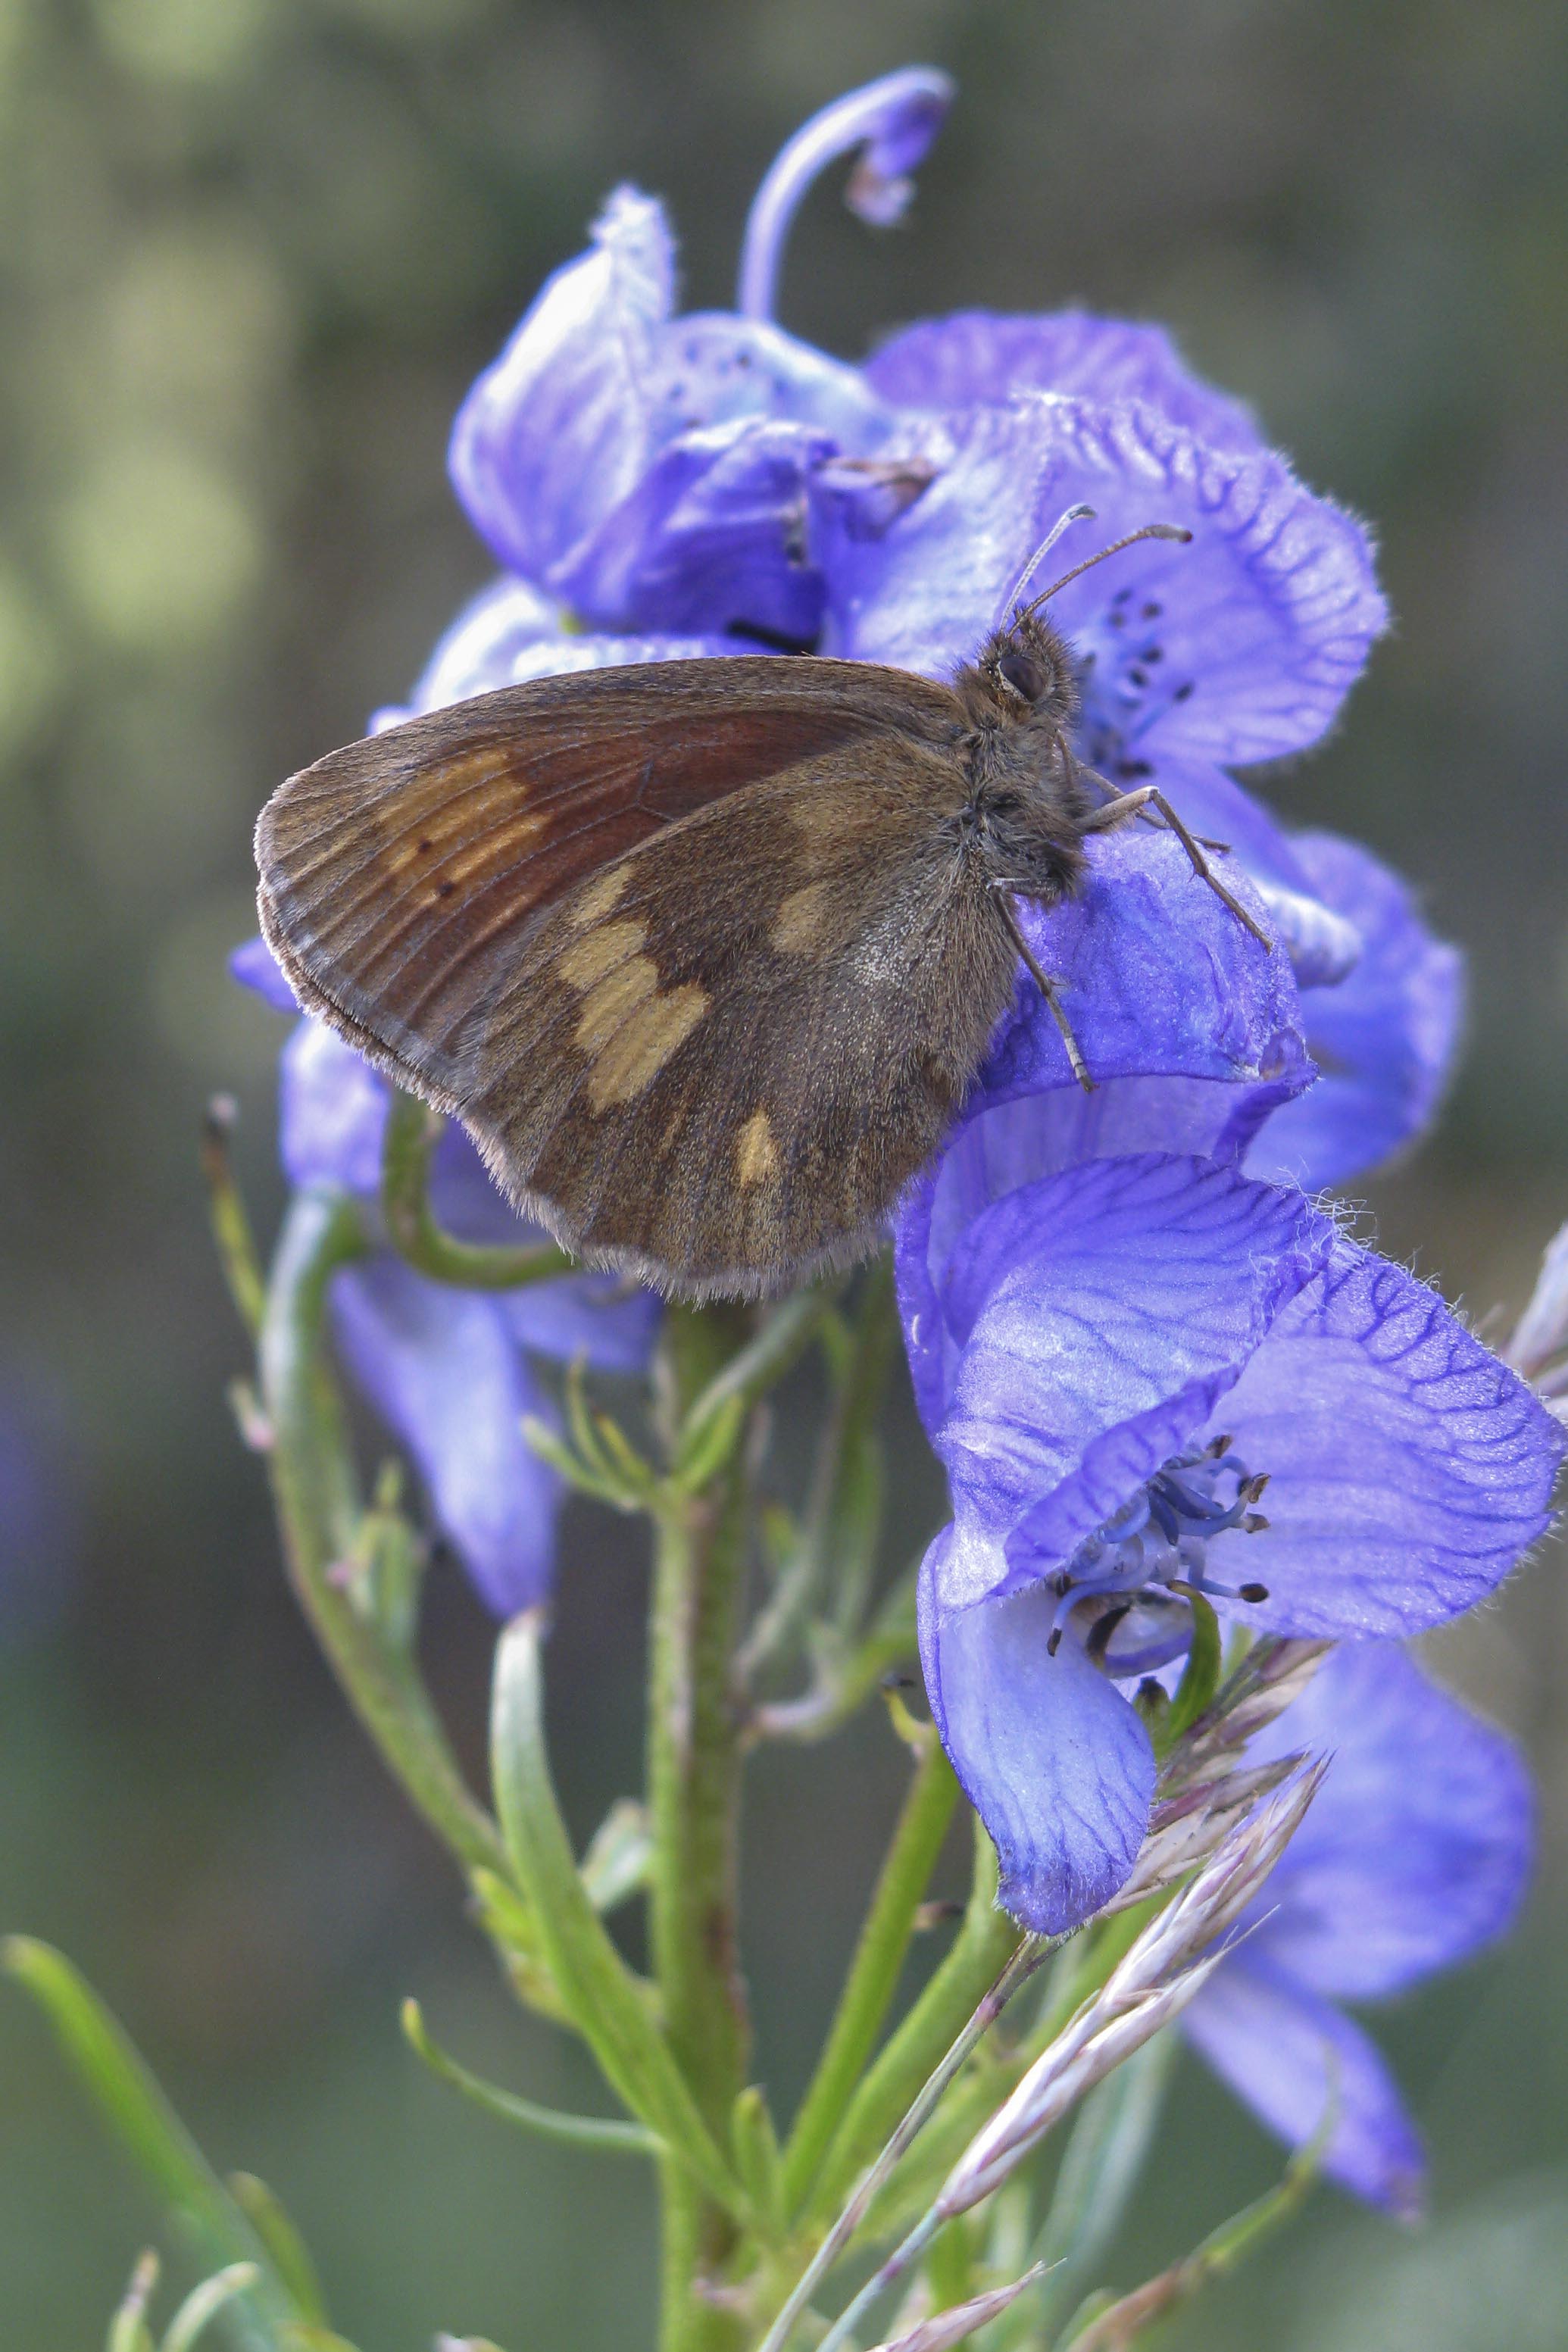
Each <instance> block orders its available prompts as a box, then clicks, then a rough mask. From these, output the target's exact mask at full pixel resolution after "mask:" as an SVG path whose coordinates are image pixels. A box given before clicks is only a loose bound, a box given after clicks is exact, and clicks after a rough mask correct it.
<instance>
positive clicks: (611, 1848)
mask: <svg viewBox="0 0 1568 2352" xmlns="http://www.w3.org/2000/svg"><path fill="white" fill-rule="evenodd" d="M652 1852H653V1835H652V1832H651V1831H650V1830H649V1828H648V1819H647V1806H646V1805H642V1804H639V1803H638V1802H637V1799H636V1798H635V1797H617V1798H616V1801H615V1803H614V1804H613V1805H612V1806H611V1807H610V1810H609V1811H608V1812H607V1813H606V1814H605V1818H604V1820H603V1821H602V1822H600V1823H599V1826H598V1828H597V1829H596V1830H595V1832H594V1834H593V1836H592V1838H591V1839H590V1840H589V1842H588V1851H587V1853H585V1854H584V1856H583V1884H584V1886H585V1887H586V1888H587V1890H588V1900H589V1902H590V1903H591V1904H592V1905H593V1906H594V1908H595V1911H597V1912H599V1913H601V1914H602V1915H605V1914H608V1913H609V1912H611V1911H614V1910H616V1909H617V1908H618V1907H619V1906H620V1905H621V1904H623V1903H626V1902H628V1901H629V1900H630V1898H631V1897H632V1896H633V1895H636V1894H637V1893H638V1892H639V1891H640V1890H641V1889H642V1888H643V1887H645V1886H646V1885H647V1874H648V1861H649V1857H650V1856H651V1854H652Z"/></svg>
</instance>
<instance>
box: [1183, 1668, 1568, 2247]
mask: <svg viewBox="0 0 1568 2352" xmlns="http://www.w3.org/2000/svg"><path fill="white" fill-rule="evenodd" d="M1301 1749H1307V1750H1310V1751H1312V1752H1314V1753H1318V1754H1328V1755H1331V1757H1332V1759H1333V1761H1332V1763H1331V1766H1330V1769H1329V1773H1328V1777H1327V1779H1326V1780H1325V1781H1324V1783H1323V1786H1322V1788H1321V1790H1320V1792H1319V1795H1318V1797H1317V1799H1316V1801H1315V1802H1314V1803H1313V1806H1312V1809H1311V1811H1310V1812H1309V1814H1308V1816H1307V1819H1306V1821H1305V1822H1304V1823H1303V1824H1302V1826H1301V1828H1300V1830H1299V1831H1298V1832H1297V1833H1296V1836H1295V1838H1294V1839H1293V1840H1292V1842H1291V1843H1290V1845H1289V1848H1288V1849H1287V1852H1286V1853H1285V1856H1284V1859H1283V1860H1282V1861H1281V1862H1280V1863H1279V1865H1278V1867H1277V1868H1276V1869H1275V1871H1274V1873H1273V1875H1272V1876H1271V1877H1270V1879H1269V1882H1268V1887H1267V1889H1266V1890H1265V1892H1264V1894H1263V1895H1262V1896H1261V1898H1260V1899H1259V1901H1258V1904H1257V1905H1256V1906H1254V1910H1253V1911H1252V1912H1251V1913H1250V1914H1247V1915H1245V1916H1244V1917H1243V1918H1242V1920H1241V1922H1240V1923H1239V1927H1238V1930H1237V1934H1238V1941H1237V1948H1236V1949H1235V1951H1234V1952H1233V1953H1232V1954H1231V1956H1230V1958H1228V1959H1226V1962H1225V1964H1224V1966H1223V1967H1222V1968H1221V1969H1219V1970H1218V1972H1217V1973H1216V1974H1215V1976H1214V1977H1213V1978H1211V1979H1210V1981H1209V1982H1208V1983H1207V1984H1206V1985H1205V1987H1204V1989H1203V1990H1202V1991H1201V1992H1200V1993H1199V1994H1198V1996H1197V1998H1196V2000H1194V2002H1193V2003H1192V2005H1191V2007H1190V2008H1189V2009H1188V2010H1187V2011H1186V2013H1185V2018H1184V2024H1185V2028H1186V2031H1187V2032H1188V2033H1189V2035H1190V2036H1191V2038H1192V2040H1193V2041H1194V2043H1195V2044H1196V2046H1197V2047H1198V2049H1199V2050H1201V2051H1202V2052H1203V2054H1204V2056H1205V2058H1206V2059H1207V2060H1208V2062H1209V2063H1210V2064H1211V2065H1212V2066H1213V2067H1214V2068H1215V2071H1216V2072H1217V2073H1218V2074H1222V2075H1223V2076H1224V2077H1225V2080H1226V2082H1227V2083H1229V2084H1231V2086H1232V2088H1233V2089H1234V2090H1235V2091H1236V2092H1237V2094H1238V2095H1239V2096H1240V2097H1242V2098H1243V2099H1245V2100H1246V2101H1247V2104H1248V2105H1249V2106H1251V2107H1253V2108H1255V2109H1256V2111H1257V2113H1258V2115H1259V2116H1261V2117H1262V2119H1263V2121H1264V2122H1265V2123H1266V2124H1267V2125H1268V2126H1269V2127H1270V2128H1271V2129H1272V2130H1274V2131H1276V2132H1278V2133H1279V2134H1280V2135H1281V2137H1284V2138H1285V2139H1287V2140H1288V2141H1289V2142H1290V2143H1291V2144H1292V2145H1294V2146H1296V2147H1300V2146H1301V2145H1302V2144H1303V2143H1304V2142H1305V2141H1307V2140H1309V2139H1310V2137H1312V2135H1313V2133H1314V2132H1315V2131H1316V2130H1317V2129H1318V2127H1319V2126H1320V2125H1321V2121H1322V2118H1323V2116H1324V2114H1325V2112H1327V2111H1328V2109H1329V2107H1330V2105H1332V2109H1333V2117H1334V2120H1333V2128H1332V2132H1331V2138H1330V2142H1329V2147H1328V2150H1327V2154H1326V2158H1325V2169H1326V2170H1327V2171H1328V2172H1329V2173H1330V2174H1331V2177H1332V2178H1333V2179H1336V2180H1338V2181H1340V2182H1342V2185H1343V2186H1344V2187H1345V2188H1347V2189H1351V2190H1352V2191H1353V2192H1354V2193H1355V2194H1356V2195H1357V2196H1359V2197H1364V2198H1367V2199H1369V2200H1371V2201H1372V2202H1373V2203H1374V2204H1378V2205H1383V2206H1386V2207H1387V2208H1389V2209H1390V2210H1392V2211H1394V2212H1396V2213H1399V2214H1403V2215H1407V2216H1408V2215H1414V2214H1415V2213H1416V2212H1418V2211H1419V2210H1420V2202H1421V2188H1422V2175H1423V2170H1424V2167H1423V2161H1422V2155H1421V2147H1420V2142H1419V2140H1418V2138H1417V2137H1416V2134H1415V2128H1414V2126H1412V2124H1411V2122H1410V2118H1409V2116H1407V2114H1406V2113H1405V2106H1404V2103H1403V2101H1402V2100H1401V2098H1400V2095H1399V2092H1398V2089H1397V2086H1396V2085H1395V2084H1394V2081H1393V2079H1392V2077H1391V2076H1390V2074H1389V2073H1388V2070H1387V2068H1386V2066H1385V2065H1384V2062H1383V2059H1382V2058H1381V2056H1380V2055H1379V2053H1378V2051H1377V2049H1376V2047H1375V2045H1374V2044H1373V2042H1372V2041H1371V2040H1370V2038H1369V2037H1368V2036H1367V2035H1366V2034H1365V2033H1364V2032H1363V2030H1362V2029H1361V2027H1360V2026H1359V2025H1356V2024H1353V2023H1352V2021H1351V2020H1350V2019H1349V2018H1347V2017H1346V2016H1345V2015H1344V2014H1343V2012H1342V2010H1341V2009H1340V2008H1339V2007H1338V2006H1337V2003H1338V2002H1339V2001H1340V2000H1373V1999H1377V1998H1380V1997H1383V1996H1385V1995H1388V1994H1391V1993H1396V1992H1400V1991H1403V1990H1405V1987H1406V1986H1407V1985H1411V1984H1415V1983H1416V1982H1418V1981H1419V1979H1421V1978H1423V1977H1426V1976H1429V1975H1431V1974H1432V1973H1433V1972H1434V1971H1435V1970H1436V1969H1444V1968H1451V1967H1453V1966H1454V1965H1455V1964H1456V1963H1457V1962H1458V1961H1460V1960H1463V1959H1468V1958H1469V1956H1470V1955H1471V1954H1472V1953H1473V1952H1476V1951H1479V1949H1480V1948H1481V1947H1482V1946H1483V1945H1486V1944H1488V1943H1490V1942H1491V1941H1492V1940H1493V1939H1494V1938H1495V1937H1498V1936H1500V1935H1501V1934H1502V1933H1503V1931H1504V1929H1505V1928H1506V1927H1508V1926H1509V1924H1510V1921H1511V1920H1512V1918H1513V1916H1514V1913H1515V1911H1516V1910H1517V1908H1518V1906H1519V1903H1520V1901H1521V1896H1522V1895H1523V1892H1524V1887H1525V1883H1526V1879H1527V1877H1528V1874H1529V1868H1530V1858H1531V1814H1532V1805H1531V1789H1530V1780H1529V1776H1528V1774H1527V1773H1526V1771H1525V1769H1524V1765H1523V1763H1522V1761H1521V1759H1520V1757H1519V1756H1518V1754H1517V1753H1516V1752H1515V1749H1514V1748H1513V1746H1512V1744H1511V1743H1510V1741H1509V1740H1508V1739H1506V1738H1504V1737H1503V1736H1502V1734H1501V1733H1500V1732H1498V1731H1494V1730H1492V1729H1491V1728H1490V1727H1489V1726H1487V1725H1486V1724H1483V1723H1481V1722H1479V1721H1478V1719H1477V1718H1476V1717H1475V1716H1473V1715H1472V1714H1471V1713H1470V1711H1469V1709H1468V1707H1464V1706H1460V1705H1459V1703H1458V1700H1456V1699H1454V1698H1451V1697H1449V1696H1447V1693H1446V1692H1443V1691H1440V1690H1438V1689H1437V1688H1436V1686H1435V1685H1433V1684H1432V1683H1430V1682H1429V1681H1428V1680H1427V1678H1426V1675H1424V1674H1423V1673H1422V1672H1421V1670H1420V1668H1419V1667H1418V1666H1416V1665H1415V1664H1414V1663H1413V1662H1412V1661H1411V1659H1409V1658H1408V1657H1407V1656H1406V1655H1405V1653H1404V1652H1403V1651H1402V1650H1401V1649H1400V1648H1398V1647H1397V1645H1395V1644H1392V1643H1382V1642H1357V1643H1351V1644H1350V1645H1348V1646H1347V1647H1345V1648H1343V1649H1341V1650H1337V1651H1336V1652H1335V1653H1334V1654H1333V1655H1332V1656H1331V1657H1330V1658H1329V1659H1328V1660H1327V1662H1326V1663H1325V1664H1324V1665H1323V1666H1322V1667H1321V1669H1320V1670H1319V1673H1318V1675H1317V1677H1316V1679H1315V1680H1314V1681H1313V1682H1312V1683H1311V1684H1310V1685H1309V1687H1308V1689H1307V1691H1306V1692H1305V1694H1304V1695H1303V1696H1301V1697H1300V1699H1298V1700H1297V1701H1296V1703H1295V1705H1294V1706H1291V1707H1289V1708H1288V1709H1287V1710H1286V1712H1285V1714H1284V1715H1283V1716H1281V1717H1279V1718H1278V1719H1277V1720H1276V1721H1275V1722H1274V1723H1273V1724H1271V1725H1270V1726H1269V1727H1268V1730H1267V1732H1265V1733H1262V1734H1260V1735H1259V1737H1258V1738H1257V1739H1256V1740H1254V1741H1253V1742H1252V1744H1251V1746H1250V1748H1248V1751H1247V1752H1248V1760H1249V1761H1258V1760H1263V1759H1269V1758H1274V1757H1284V1756H1288V1755H1290V1754H1292V1753H1294V1752H1296V1751H1297V1750H1301Z"/></svg>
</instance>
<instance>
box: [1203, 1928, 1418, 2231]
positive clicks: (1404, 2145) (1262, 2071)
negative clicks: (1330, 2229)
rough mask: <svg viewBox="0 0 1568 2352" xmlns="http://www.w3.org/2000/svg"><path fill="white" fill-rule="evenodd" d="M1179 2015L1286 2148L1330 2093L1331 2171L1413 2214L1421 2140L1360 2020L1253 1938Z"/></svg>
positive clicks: (1305, 2130)
mask: <svg viewBox="0 0 1568 2352" xmlns="http://www.w3.org/2000/svg"><path fill="white" fill-rule="evenodd" d="M1182 2023H1183V2027H1184V2031H1185V2032H1186V2033H1187V2035H1188V2037H1189V2038H1190V2040H1191V2041H1192V2042H1194V2044H1195V2045H1196V2047H1197V2048H1198V2049H1199V2050H1201V2051H1202V2053H1203V2054H1204V2056H1205V2058H1206V2059H1207V2060H1208V2063H1209V2064H1210V2065H1211V2066H1212V2067H1213V2068H1214V2070H1215V2074H1218V2075H1220V2076H1221V2077H1222V2078H1223V2079H1224V2080H1225V2081H1226V2083H1228V2084H1230V2087H1231V2089H1232V2090H1233V2091H1234V2092H1235V2093H1236V2095H1237V2098H1239V2099H1242V2100H1244V2101H1245V2102H1246V2104H1247V2105H1248V2106H1249V2107H1250V2108H1251V2109H1252V2110H1253V2113H1254V2114H1255V2115H1257V2116H1259V2117H1260V2118H1261V2119H1262V2121H1263V2122H1264V2123H1265V2124H1267V2125H1268V2128H1269V2130H1270V2131H1272V2132H1276V2133H1278V2134H1279V2137H1280V2138H1281V2139H1283V2140H1285V2141H1287V2142H1288V2143H1289V2146H1290V2147H1305V2145H1306V2143H1307V2142H1308V2141H1309V2140H1310V2138H1311V2137H1312V2135H1313V2133H1314V2132H1315V2131H1316V2130H1317V2129H1318V2128H1319V2126H1320V2125H1321V2122H1322V2120H1323V2116H1324V2115H1325V2114H1326V2113H1327V2111H1328V2109H1329V2105H1330V2102H1331V2101H1332V2103H1333V2108H1334V2124H1333V2131H1332V2136H1331V2138H1330V2141H1329V2147H1328V2152H1327V2154H1326V2156H1325V2158H1324V2160H1323V2169H1324V2171H1325V2172H1326V2173H1328V2175H1329V2177H1330V2179H1333V2180H1337V2181H1338V2182H1339V2183H1340V2185H1341V2187H1342V2188H1344V2189H1349V2190H1350V2191H1351V2192H1352V2195H1353V2196H1356V2197H1363V2198H1365V2199H1366V2200H1367V2202H1368V2203H1369V2204H1373V2205H1381V2206H1383V2207H1384V2208H1385V2210H1387V2211H1389V2212H1391V2213H1396V2214H1398V2215H1400V2216H1401V2217H1402V2218H1403V2219H1405V2220H1407V2221H1408V2220H1414V2219H1415V2217H1416V2216H1417V2215H1419V2213H1420V2211H1421V2205H1422V2188H1423V2183H1424V2180H1425V2177H1426V2161H1425V2158H1423V2155H1422V2152H1421V2143H1420V2140H1419V2139H1418V2138H1417V2137H1416V2135H1415V2126H1414V2125H1413V2124H1412V2123H1411V2121H1410V2117H1409V2116H1408V2115H1407V2114H1406V2113H1405V2102H1404V2100H1403V2099H1402V2098H1401V2097H1400V2095H1399V2090H1398V2086H1397V2084H1395V2083H1394V2078H1393V2076H1392V2075H1391V2074H1390V2073H1389V2071H1388V2068H1387V2067H1386V2066H1385V2064H1384V2061H1383V2058H1382V2056H1381V2054H1380V2053H1379V2052H1378V2051H1377V2049H1376V2047H1375V2046H1374V2044H1373V2042H1372V2041H1371V2040H1370V2039H1369V2038H1368V2036H1367V2035H1366V2034H1365V2033H1363V2032H1362V2030H1361V2028H1360V2026H1359V2025H1352V2022H1351V2021H1350V2019H1349V2018H1348V2017H1344V2016H1342V2015H1341V2013H1340V2011H1338V2010H1337V2009H1335V2008H1333V2007H1332V2006H1331V2003H1330V2002H1328V2001H1326V2000H1320V1999H1319V1998H1318V1996H1317V1995H1316V1994H1315V1993H1312V1992H1310V1991H1309V1990H1307V1988H1306V1987H1305V1986H1304V1985H1300V1984H1298V1983H1296V1982H1295V1981H1294V1979H1292V1978H1291V1977H1290V1976H1289V1974H1288V1973H1287V1972H1286V1971H1284V1970H1282V1969H1275V1968H1271V1967H1270V1966H1269V1965H1268V1962H1267V1961H1265V1960H1263V1959H1260V1958H1258V1957H1256V1956H1255V1955H1254V1953H1253V1952H1252V1950H1251V1948H1249V1947H1248V1948H1243V1949H1242V1950H1240V1951H1238V1952H1237V1953H1235V1954H1234V1955H1233V1956H1232V1957H1231V1958H1229V1959H1228V1960H1226V1963H1225V1966H1224V1967H1223V1968H1222V1969H1217V1970H1216V1971H1215V1974H1214V1975H1213V1976H1212V1977H1211V1978H1210V1979H1209V1980H1208V1982H1207V1984H1205V1986H1204V1987H1203V1988H1202V1990H1201V1991H1199V1993H1198V1994H1197V1996H1196V1998H1195V1999H1194V2000H1192V2001H1190V2002H1189V2003H1188V2005H1187V2008H1186V2011H1185V2012H1184V2016H1183V2019H1182Z"/></svg>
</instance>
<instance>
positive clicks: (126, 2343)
mask: <svg viewBox="0 0 1568 2352" xmlns="http://www.w3.org/2000/svg"><path fill="white" fill-rule="evenodd" d="M157 2284H158V2257H157V2255H156V2254H155V2253H154V2252H153V2250H152V2248H151V2247H149V2248H148V2250H147V2252H145V2253H144V2254H142V2255H140V2256H139V2257H138V2259H137V2263H136V2267H135V2269H134V2270H133V2271H132V2273H131V2284H130V2285H129V2286H128V2287H127V2288H126V2290H125V2299H124V2301H123V2302H122V2303H121V2305H120V2308H119V2309H118V2311H116V2313H115V2315H114V2316H113V2318H112V2319H111V2320H110V2323H109V2341H108V2344H107V2346H106V2347H105V2352H155V2347H154V2346H153V2337H152V2334H151V2331H150V2330H149V2328H148V2326H147V2305H149V2303H150V2302H151V2301H152V2299H153V2288H154V2287H155V2286H156V2285H157Z"/></svg>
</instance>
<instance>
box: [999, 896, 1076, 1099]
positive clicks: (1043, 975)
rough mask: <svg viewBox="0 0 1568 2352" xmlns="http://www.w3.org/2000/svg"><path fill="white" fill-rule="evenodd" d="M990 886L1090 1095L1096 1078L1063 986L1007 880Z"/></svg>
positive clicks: (1070, 1058)
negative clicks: (1039, 952) (1033, 940)
mask: <svg viewBox="0 0 1568 2352" xmlns="http://www.w3.org/2000/svg"><path fill="white" fill-rule="evenodd" d="M991 887H992V889H993V890H994V892H995V894H996V911H997V913H998V914H999V915H1000V916H1001V918H1002V920H1003V922H1004V923H1005V925H1006V927H1007V930H1008V932H1009V933H1010V935H1011V937H1012V941H1013V945H1014V946H1015V947H1016V949H1017V950H1018V953H1019V954H1020V955H1021V956H1022V958H1023V960H1024V963H1025V965H1026V969H1027V971H1028V974H1029V977H1030V979H1031V980H1032V981H1033V982H1034V983H1035V986H1036V987H1037V989H1038V990H1039V992H1040V994H1041V995H1042V996H1043V997H1044V998H1045V1000H1046V1003H1047V1004H1048V1005H1049V1006H1050V1009H1051V1018H1052V1020H1053V1021H1054V1022H1055V1023H1056V1024H1057V1027H1058V1029H1059V1030H1060V1031H1061V1033H1062V1044H1063V1045H1065V1046H1066V1047H1067V1050H1068V1062H1069V1063H1070V1064H1071V1065H1072V1074H1073V1076H1074V1077H1075V1078H1076V1079H1077V1080H1078V1082H1079V1086H1080V1087H1082V1088H1083V1090H1084V1092H1085V1094H1086V1095H1091V1094H1092V1093H1093V1092H1094V1080H1093V1079H1092V1078H1091V1077H1090V1076H1089V1065H1088V1063H1087V1062H1086V1061H1085V1060H1084V1058H1083V1054H1082V1051H1081V1050H1080V1048H1079V1042H1078V1039H1077V1038H1076V1037H1075V1036H1074V1035H1073V1033H1072V1024H1071V1022H1070V1021H1069V1020H1068V1017H1067V1013H1066V1012H1065V1010H1064V1009H1063V1005H1062V998H1061V990H1060V987H1059V986H1058V982H1056V981H1054V980H1053V979H1052V978H1051V976H1050V974H1049V973H1048V972H1047V971H1042V969H1041V967H1040V963H1039V960H1038V958H1037V956H1036V954H1035V951H1034V950H1033V949H1032V948H1031V947H1030V945H1029V942H1028V940H1026V938H1025V937H1024V927H1023V925H1022V924H1021V923H1020V922H1019V920H1018V909H1017V907H1016V904H1015V902H1014V900H1013V898H1011V897H1010V896H1009V893H1008V886H1007V884H1006V883H1005V881H1004V882H993V883H992V885H991Z"/></svg>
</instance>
